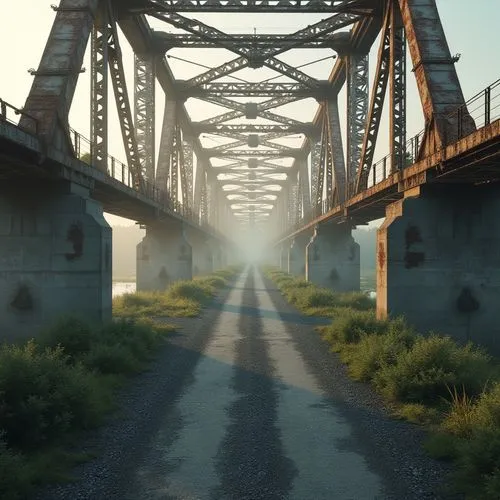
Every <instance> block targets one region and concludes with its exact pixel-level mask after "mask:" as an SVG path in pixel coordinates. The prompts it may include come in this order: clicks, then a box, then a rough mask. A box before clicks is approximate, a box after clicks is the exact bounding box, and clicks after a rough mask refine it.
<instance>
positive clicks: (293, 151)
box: [203, 148, 304, 159]
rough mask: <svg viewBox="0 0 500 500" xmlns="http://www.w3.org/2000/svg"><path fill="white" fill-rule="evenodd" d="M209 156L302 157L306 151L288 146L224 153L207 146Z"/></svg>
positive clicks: (205, 150) (206, 153) (205, 151)
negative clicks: (284, 147)
mask: <svg viewBox="0 0 500 500" xmlns="http://www.w3.org/2000/svg"><path fill="white" fill-rule="evenodd" d="M203 151H204V154H205V155H206V156H207V158H213V157H217V158H229V159H233V158H239V157H241V156H244V157H248V158H269V159H270V158H302V157H303V156H304V152H303V151H302V149H299V148H287V149H284V150H281V151H276V150H273V151H259V150H254V149H237V150H235V151H224V152H222V153H220V152H218V151H217V150H215V151H214V149H210V148H206V149H204V150H203Z"/></svg>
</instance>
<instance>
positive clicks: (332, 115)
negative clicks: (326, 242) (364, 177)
mask: <svg viewBox="0 0 500 500" xmlns="http://www.w3.org/2000/svg"><path fill="white" fill-rule="evenodd" d="M327 117H328V139H329V140H328V143H329V148H330V155H329V156H330V158H331V162H332V163H333V171H334V175H335V186H336V188H337V194H338V198H339V199H338V202H339V203H344V201H345V199H346V196H348V195H349V193H350V192H351V190H350V185H351V182H352V180H353V179H352V178H348V179H347V182H346V170H345V159H344V146H343V144H342V133H341V131H340V117H339V107H338V102H337V99H332V100H330V101H328V103H327ZM329 163H330V162H329ZM328 186H329V188H330V190H331V192H328V199H329V200H330V199H332V197H333V182H332V181H329V182H328V183H327V188H328ZM330 208H332V206H330Z"/></svg>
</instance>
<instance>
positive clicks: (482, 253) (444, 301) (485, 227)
mask: <svg viewBox="0 0 500 500" xmlns="http://www.w3.org/2000/svg"><path fill="white" fill-rule="evenodd" d="M499 214H500V191H499V189H498V187H496V186H491V185H490V186H488V185H483V186H477V187H468V186H452V185H439V186H426V188H425V189H422V188H417V189H414V190H412V191H411V192H409V193H407V195H406V197H405V198H404V199H403V200H401V201H398V202H395V203H393V204H391V205H389V206H388V207H387V211H386V219H385V222H384V223H383V225H382V226H381V227H380V229H379V230H378V234H377V315H378V316H379V317H380V318H384V317H386V316H387V315H388V314H390V315H391V316H398V315H401V314H402V315H404V316H405V317H406V318H407V319H408V321H409V322H410V323H411V324H413V325H415V327H416V328H417V329H418V330H419V331H420V332H421V333H425V332H427V331H428V330H433V331H436V332H441V333H444V334H448V335H450V336H452V337H453V338H455V339H456V340H458V341H461V342H466V341H468V340H472V341H474V342H477V343H479V344H482V345H484V346H487V347H489V348H490V349H491V351H492V352H496V353H499V352H500V341H499V339H500V321H499V317H498V309H499V304H500V218H499Z"/></svg>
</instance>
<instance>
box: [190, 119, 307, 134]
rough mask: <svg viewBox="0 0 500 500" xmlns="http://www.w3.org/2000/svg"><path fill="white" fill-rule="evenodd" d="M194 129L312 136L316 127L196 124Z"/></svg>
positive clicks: (218, 132)
mask: <svg viewBox="0 0 500 500" xmlns="http://www.w3.org/2000/svg"><path fill="white" fill-rule="evenodd" d="M193 128H194V130H195V131H196V132H197V133H200V134H201V133H213V134H221V135H224V134H230V133H249V134H258V133H262V134H267V133H272V132H274V133H280V135H287V134H304V135H312V134H313V133H314V132H315V130H316V127H315V126H314V125H313V124H312V123H302V124H301V125H281V124H273V125H269V124H256V125H253V124H248V123H223V124H219V125H218V124H214V125H210V124H205V123H201V122H194V123H193Z"/></svg>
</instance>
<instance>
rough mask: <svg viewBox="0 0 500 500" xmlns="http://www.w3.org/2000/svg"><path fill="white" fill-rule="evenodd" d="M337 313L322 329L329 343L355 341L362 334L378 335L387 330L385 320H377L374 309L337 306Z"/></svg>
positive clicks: (358, 339) (359, 338) (357, 340)
mask: <svg viewBox="0 0 500 500" xmlns="http://www.w3.org/2000/svg"><path fill="white" fill-rule="evenodd" d="M338 311H339V314H338V316H337V317H336V318H335V319H334V321H333V322H332V324H331V325H330V326H328V327H327V328H326V329H325V331H324V334H323V336H324V338H325V339H326V340H327V341H328V342H330V343H331V344H348V343H357V342H359V341H360V340H361V337H362V336H363V335H372V334H374V335H380V334H382V333H384V332H385V331H387V322H386V321H380V320H377V318H376V316H375V312H374V311H356V310H354V309H347V308H339V309H338Z"/></svg>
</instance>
